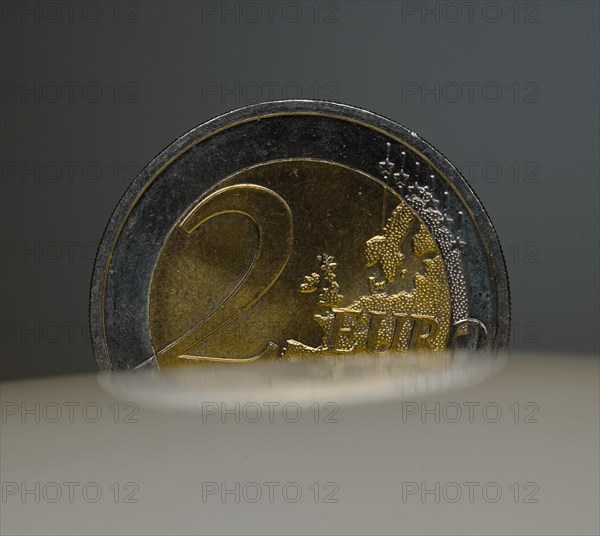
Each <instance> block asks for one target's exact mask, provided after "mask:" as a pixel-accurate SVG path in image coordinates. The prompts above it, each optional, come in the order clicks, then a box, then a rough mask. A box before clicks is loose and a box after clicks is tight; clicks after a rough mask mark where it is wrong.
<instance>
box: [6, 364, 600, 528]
mask: <svg viewBox="0 0 600 536" xmlns="http://www.w3.org/2000/svg"><path fill="white" fill-rule="evenodd" d="M598 365H599V361H598V359H597V358H594V357H576V356H533V355H528V356H513V357H512V358H511V361H510V362H509V364H508V365H507V367H506V368H505V369H504V370H502V371H501V372H499V374H498V375H497V376H495V377H493V378H491V379H489V380H487V381H484V382H483V383H480V384H478V385H475V386H472V387H469V388H466V389H464V390H462V391H459V392H455V393H449V394H444V395H438V396H430V397H429V398H427V399H424V402H425V403H426V404H427V408H429V409H435V404H436V402H439V403H440V417H441V418H440V422H435V415H429V416H426V417H427V421H426V422H425V423H423V422H421V417H423V414H421V415H419V414H417V415H408V414H406V412H407V411H409V410H413V409H414V408H415V406H414V405H411V401H410V400H409V401H407V400H405V401H404V402H402V401H388V402H384V403H371V404H366V405H353V406H342V407H341V408H340V411H339V413H337V415H335V418H337V420H338V421H339V422H337V423H336V422H330V423H325V422H322V421H323V418H324V414H326V413H329V410H326V408H323V407H322V404H321V415H319V420H320V421H321V422H318V423H315V422H314V411H311V410H307V409H306V408H305V410H304V412H303V415H302V417H301V418H300V420H298V422H295V423H293V422H286V419H285V418H284V416H283V414H282V412H281V409H280V408H277V409H275V410H274V413H273V420H274V422H272V423H271V422H269V420H270V419H269V416H268V415H264V416H263V418H261V419H259V420H258V422H255V423H252V422H249V419H252V418H254V414H250V413H248V414H246V415H245V416H244V414H241V413H240V412H237V415H238V416H240V421H241V422H240V423H236V422H234V418H235V417H236V411H235V408H234V407H232V406H231V403H230V406H228V407H229V408H230V409H233V410H234V411H233V413H232V414H230V415H222V414H221V415H220V414H215V415H206V414H205V415H204V416H203V415H202V414H200V413H189V412H187V413H177V412H160V411H151V410H140V411H139V413H137V414H136V415H135V416H134V419H137V421H139V422H132V423H125V422H122V421H123V419H124V418H125V415H127V414H128V413H129V408H125V407H124V403H123V402H119V403H118V406H112V408H113V409H111V404H113V403H114V401H113V400H111V398H110V397H109V396H108V395H106V394H105V393H104V392H103V391H102V390H101V389H100V388H99V386H98V384H97V380H96V378H95V377H94V376H87V377H84V376H82V377H71V378H59V379H51V380H36V381H25V382H14V383H4V384H2V387H1V391H2V409H3V411H2V425H1V426H2V434H1V463H0V469H1V476H2V478H1V479H2V483H3V486H4V488H5V491H6V490H9V491H10V490H11V489H13V487H14V485H16V486H17V487H18V488H19V492H17V493H15V494H14V495H6V496H5V497H4V498H3V502H2V503H0V506H1V508H2V516H1V521H0V523H1V525H0V529H1V533H2V534H95V535H97V534H561V535H564V534H598V532H599V530H600V527H599V518H598V502H599V471H600V469H599V420H600V417H599V403H600V400H599V366H598ZM24 402H25V403H26V404H27V408H28V409H30V410H33V412H32V413H30V414H25V413H23V408H22V407H21V404H22V403H24ZM65 402H74V403H75V402H79V404H80V405H79V406H73V408H74V411H73V416H72V417H73V418H72V419H70V418H69V417H70V416H69V412H68V409H67V406H66V405H65ZM90 402H91V403H93V405H91V406H88V420H92V419H93V418H94V414H95V412H94V411H93V409H94V408H96V407H100V408H101V409H102V416H101V417H100V419H99V420H98V422H95V423H93V422H86V418H85V417H84V416H83V414H82V407H83V404H85V403H90ZM280 402H282V403H285V402H294V401H293V399H288V400H281V401H280ZM333 402H335V400H333ZM420 402H421V401H417V403H418V404H420ZM36 403H39V406H36ZM469 403H473V404H472V407H473V408H474V412H473V419H472V420H473V422H469V421H470V420H471V419H470V418H469V414H468V413H469V412H468V404H469ZM490 403H491V404H490ZM515 403H517V405H518V408H519V414H518V416H517V415H516V407H517V406H514V404H515ZM528 403H533V404H535V405H533V406H526V404H528ZM56 404H58V405H59V406H61V407H62V410H63V413H62V416H61V417H60V418H59V419H58V422H55V423H52V422H49V420H52V419H55V418H56V411H55V410H56ZM475 404H479V405H475ZM485 404H488V406H487V408H488V414H487V420H486V418H485V417H484V414H483V412H482V408H483V406H484V405H485ZM456 405H459V406H460V407H461V408H462V409H463V416H462V418H460V419H458V422H449V421H450V420H452V419H454V418H455V415H456V413H455V411H453V410H455V409H456ZM116 407H118V408H119V410H120V412H119V415H118V420H119V421H121V422H118V423H115V422H113V421H114V417H115V408H116ZM416 407H417V408H418V407H419V406H418V405H417V406H416ZM498 407H499V408H500V409H501V410H502V416H501V417H500V418H499V419H498V421H497V422H488V421H489V420H494V418H495V412H494V410H495V409H496V408H498ZM511 407H512V408H513V409H511ZM535 407H537V408H539V411H538V412H537V413H536V414H535V415H532V416H530V420H531V419H533V420H537V421H538V422H527V423H526V422H523V421H524V420H526V418H527V415H530V414H531V413H532V411H533V410H534V409H535ZM15 408H16V409H15ZM38 408H39V409H38ZM442 408H444V409H445V411H446V418H444V412H443V410H442ZM324 410H325V411H324ZM403 410H404V418H403ZM15 411H16V413H15V414H12V413H13V412H15ZM36 417H39V420H40V422H35V418H36ZM245 417H248V418H245ZM288 417H290V418H293V414H292V412H290V413H289V414H288ZM222 418H225V419H226V421H227V422H225V423H223V422H221V419H222ZM515 418H516V420H518V421H519V422H514V421H515ZM23 420H25V422H22V421H23ZM70 420H72V421H73V422H70ZM403 421H405V422H403ZM36 482H38V483H39V487H40V490H41V489H42V488H43V487H44V486H45V490H46V495H47V496H46V497H44V495H43V492H41V491H40V497H39V502H36V499H38V497H35V494H30V495H26V496H25V497H24V498H23V497H22V496H21V494H20V491H22V490H23V489H24V486H27V489H35V483H36ZM67 482H74V483H78V485H75V484H73V485H72V486H74V490H75V491H74V500H73V502H72V503H71V502H69V500H68V499H69V497H68V487H67V486H66V485H65V483H67ZM115 482H117V483H119V486H120V487H121V488H122V487H123V485H125V484H126V483H127V482H135V483H136V484H137V486H138V487H139V491H138V492H137V493H136V494H135V497H134V498H136V499H138V502H137V503H125V502H123V495H124V494H123V490H122V489H121V496H120V497H119V502H118V503H115V502H114V495H113V491H112V490H111V489H110V486H111V485H112V484H113V483H115ZM203 482H216V483H217V484H218V485H221V483H226V485H227V486H229V487H233V486H234V483H235V482H240V483H241V485H242V486H243V485H244V484H246V483H248V482H256V483H259V484H261V486H262V483H264V482H279V483H281V486H278V487H276V488H275V489H276V491H275V495H274V502H273V503H270V502H269V501H268V497H266V495H267V491H268V488H267V487H264V486H262V489H263V490H264V492H265V494H264V498H263V499H261V500H259V501H258V502H256V503H251V502H248V501H246V500H244V499H243V497H242V498H241V499H240V502H239V503H236V502H235V501H234V498H233V497H232V496H228V497H226V499H227V501H226V502H221V501H220V499H219V498H218V497H215V496H209V497H207V500H206V502H203V500H202V488H203V484H202V483H203ZM289 482H294V483H297V484H298V485H299V486H300V487H301V489H302V491H303V497H302V499H300V500H299V501H298V502H296V503H288V502H286V501H285V500H284V499H283V498H282V494H281V488H282V486H283V484H285V483H289ZM314 482H318V483H319V484H320V487H321V497H320V502H319V503H316V504H315V502H314V499H313V492H312V491H311V490H310V489H309V487H310V486H311V485H312V484H313V483H314ZM328 482H335V483H336V484H337V485H338V486H339V491H338V493H337V494H336V498H337V499H338V500H339V502H337V503H324V502H322V499H323V489H322V488H323V486H325V485H326V484H327V483H328ZM410 482H414V483H416V484H417V485H418V486H422V483H425V485H426V486H427V487H428V488H432V489H433V488H434V487H435V483H436V482H439V483H440V488H441V487H443V486H444V485H446V491H447V497H446V498H444V496H443V495H441V494H440V500H439V502H435V497H434V496H433V495H429V496H426V497H425V499H426V501H424V502H423V501H422V500H421V498H420V497H419V495H418V494H417V495H414V496H412V495H411V496H406V497H405V498H406V501H405V502H403V500H402V488H403V483H405V484H404V486H405V490H407V488H406V486H407V484H406V483H410ZM466 482H474V483H479V485H476V484H473V485H472V486H474V500H473V502H472V503H471V502H469V500H468V499H469V497H468V486H465V485H464V483H466ZM515 482H517V483H518V487H519V490H520V495H519V500H518V502H516V503H515V502H514V498H515V497H514V489H515V488H514V486H513V484H514V483H515ZM530 482H533V483H535V486H537V487H538V488H539V489H538V491H537V493H535V494H534V496H533V497H532V498H534V499H537V500H538V502H533V503H529V502H524V496H525V495H527V494H528V492H530V491H532V490H534V489H535V488H534V487H531V485H529V487H527V488H526V489H525V486H527V485H528V484H527V483H530ZM50 483H56V484H57V485H58V486H59V487H61V489H62V490H63V497H62V498H61V499H60V500H58V501H57V502H54V503H52V502H50V501H49V500H48V499H53V497H54V491H55V488H53V485H52V484H50ZM89 483H96V484H97V486H98V487H99V488H100V489H101V490H102V498H101V499H100V500H99V501H98V502H96V503H89V502H87V501H86V500H84V499H83V495H82V487H83V485H85V484H89ZM449 483H457V484H458V485H459V486H460V487H461V488H462V491H463V497H462V498H461V499H460V500H458V501H457V502H450V500H448V499H452V498H453V497H454V494H453V492H454V491H455V488H453V484H449ZM490 483H494V484H493V487H488V491H489V495H490V496H491V495H493V493H492V492H493V491H494V490H495V489H498V487H499V488H500V489H501V490H502V497H501V499H500V500H499V501H498V502H488V501H487V500H485V499H484V498H483V495H482V488H483V486H484V485H485V484H490ZM7 486H8V488H7ZM11 486H13V487H11ZM511 486H512V488H511ZM94 489H95V488H88V491H89V494H90V496H91V495H92V491H93V490H94ZM130 489H131V488H130ZM130 489H128V490H127V491H129V490H130ZM246 489H247V491H248V492H250V491H252V489H251V488H250V487H247V488H246ZM330 489H332V488H328V490H327V491H329V490H330ZM290 495H291V492H290ZM24 499H25V500H24Z"/></svg>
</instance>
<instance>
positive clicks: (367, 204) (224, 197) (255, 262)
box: [90, 100, 510, 370]
mask: <svg viewBox="0 0 600 536" xmlns="http://www.w3.org/2000/svg"><path fill="white" fill-rule="evenodd" d="M90 320H91V333H92V340H93V346H94V352H95V356H96V359H97V362H98V366H99V368H100V369H101V370H119V369H135V368H140V367H154V368H157V367H158V368H163V367H170V366H177V365H190V366H194V365H199V364H202V363H206V362H226V363H230V362H233V363H247V362H249V361H255V360H263V361H264V360H270V359H277V360H284V361H285V360H298V359H304V358H308V357H322V356H331V355H338V356H339V355H349V354H361V353H369V354H372V355H388V356H389V355H396V354H398V355H401V354H403V353H405V352H425V353H429V352H439V351H444V350H447V349H454V348H466V349H477V350H498V349H504V348H506V346H507V344H508V337H509V325H510V300H509V289H508V277H507V273H506V268H505V265H504V260H503V256H502V251H501V248H500V244H499V241H498V238H497V236H496V233H495V231H494V228H493V226H492V224H491V222H490V219H489V218H488V216H487V214H486V212H485V210H484V209H483V207H482V205H481V203H480V201H479V200H478V198H477V197H476V195H475V193H474V192H473V190H472V189H471V187H470V186H469V185H468V184H467V183H466V181H465V180H464V179H463V178H462V176H461V175H460V173H459V172H458V171H457V170H456V168H455V167H454V166H453V165H452V164H450V162H448V160H446V159H445V158H444V157H443V156H442V155H441V154H440V153H439V152H438V151H437V150H435V149H434V148H433V147H432V146H431V145H430V144H428V143H427V142H425V141H424V140H423V139H422V138H420V137H419V136H418V135H417V134H415V133H414V132H412V131H410V130H408V129H407V128H405V127H403V126H401V125H399V124H397V123H395V122H393V121H391V120H389V119H386V118H384V117H382V116H379V115H376V114H374V113H371V112H368V111H366V110H361V109H359V108H355V107H352V106H347V105H343V104H337V103H331V102H324V101H309V100H288V101H278V102H268V103H262V104H257V105H253V106H248V107H245V108H241V109H239V110H235V111H233V112H230V113H227V114H225V115H222V116H219V117H217V118H215V119H213V120H211V121H208V122H207V123H204V124H202V125H200V126H198V127H196V128H194V129H193V130H191V131H190V132H188V133H187V134H184V135H183V136H182V137H181V138H179V139H178V140H177V141H175V142H174V143H173V144H172V145H170V146H169V147H168V148H167V149H165V150H164V151H163V152H162V153H160V154H159V155H158V156H157V157H156V158H155V159H154V160H153V161H152V162H151V163H150V164H149V165H148V166H147V167H146V168H145V169H144V170H143V171H142V172H141V173H140V175H139V176H138V177H137V178H136V179H135V181H134V182H133V184H132V185H131V186H130V187H129V189H128V190H127V192H126V193H125V195H124V197H123V199H122V200H121V202H120V203H119V205H118V206H117V208H116V210H115V212H114V214H113V216H112V218H111V220H110V222H109V224H108V227H107V229H106V231H105V233H104V236H103V238H102V241H101V243H100V247H99V251H98V255H97V259H96V264H95V267H94V275H93V281H92V290H91V307H90Z"/></svg>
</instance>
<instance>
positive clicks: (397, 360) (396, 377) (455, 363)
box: [99, 352, 507, 410]
mask: <svg viewBox="0 0 600 536" xmlns="http://www.w3.org/2000/svg"><path fill="white" fill-rule="evenodd" d="M506 359H507V355H506V354H484V353H460V352H456V353H453V354H441V353H430V354H402V355H369V354H364V355H352V356H350V355H349V356H330V357H318V358H312V359H310V358H305V359H299V360H281V361H267V362H259V361H257V362H251V363H240V364H232V363H222V364H206V365H204V366H201V367H180V368H171V369H166V370H160V371H156V370H137V371H133V372H122V373H108V374H100V375H99V382H100V385H101V386H102V387H103V388H105V389H106V390H107V391H108V392H109V393H110V394H111V395H113V396H115V397H116V398H118V399H121V400H130V399H131V398H132V397H133V398H134V399H135V400H137V401H138V402H139V403H140V404H143V405H144V406H145V407H151V408H161V407H162V408H178V409H191V410H195V409H196V410H197V409H200V410H201V409H202V406H203V404H205V403H206V402H207V401H210V402H219V403H220V402H239V403H242V404H243V403H249V402H266V401H273V400H293V401H294V402H295V403H298V404H301V405H304V406H308V405H310V404H312V403H316V402H321V403H325V402H327V401H329V400H336V401H337V402H338V403H361V402H366V401H372V402H373V401H382V400H387V399H407V398H411V397H416V396H424V395H427V394H433V393H437V392H441V391H446V390H455V389H460V388H464V387H466V386H468V385H472V384H474V383H477V382H480V381H483V380H485V379H487V378H489V377H490V376H492V375H493V374H495V373H497V372H498V371H499V370H500V369H501V368H502V367H503V366H504V365H505V363H506Z"/></svg>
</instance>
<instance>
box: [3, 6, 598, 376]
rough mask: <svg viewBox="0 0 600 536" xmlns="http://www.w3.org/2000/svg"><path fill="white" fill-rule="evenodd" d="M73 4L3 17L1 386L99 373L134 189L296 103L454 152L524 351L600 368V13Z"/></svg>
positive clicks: (587, 9) (516, 341) (516, 343)
mask: <svg viewBox="0 0 600 536" xmlns="http://www.w3.org/2000/svg"><path fill="white" fill-rule="evenodd" d="M68 4H69V5H70V6H72V7H69V6H66V5H65V4H64V3H63V2H54V3H52V2H51V3H42V2H26V3H22V2H4V3H3V4H2V7H1V9H2V31H1V44H2V50H1V78H2V94H1V107H2V110H1V113H2V115H1V117H2V122H1V142H0V147H1V155H0V156H1V160H2V177H1V187H2V198H1V223H2V279H1V281H2V300H1V313H2V325H1V329H2V332H1V342H2V358H1V374H2V378H3V379H15V378H22V377H28V376H41V375H48V374H63V373H73V372H81V371H91V370H94V369H95V362H94V358H93V355H92V350H91V345H90V342H89V333H88V329H87V315H88V293H89V283H90V278H91V272H92V265H93V255H94V248H95V247H96V246H97V244H98V242H99V240H100V238H101V235H102V232H103V230H104V227H105V225H106V223H107V221H108V219H109V218H110V215H111V213H112V210H113V209H114V207H115V206H116V204H117V202H118V200H119V199H120V197H121V196H122V195H123V193H124V191H125V189H126V188H127V185H128V183H129V182H130V180H131V179H132V178H133V177H134V176H135V175H136V174H137V172H138V171H139V170H140V169H141V168H142V167H143V166H144V165H145V164H146V163H147V162H149V161H150V159H151V158H152V157H153V156H155V154H157V153H158V152H159V151H160V150H162V149H163V148H164V147H165V146H166V145H167V144H168V143H170V142H171V141H172V140H174V139H175V138H177V137H178V136H180V135H181V134H183V133H184V132H185V131H187V130H189V129H190V128H192V127H194V126H196V125H197V124H199V123H201V122H203V121H205V120H207V119H210V118H211V117H213V116H215V115H217V114H220V113H223V112H226V111H228V110H231V109H234V108H237V107H239V106H242V105H245V104H250V103H253V102H258V101H263V100H272V99H280V98H286V97H287V98H293V97H305V98H315V97H317V98H328V99H331V100H337V101H341V102H345V103H348V104H352V105H355V106H359V107H363V108H367V109H369V110H372V111H374V112H377V113H379V114H382V115H385V116H387V117H390V118H392V119H394V120H396V121H398V122H399V123H401V124H403V125H405V126H407V127H409V128H411V129H413V130H414V131H416V132H417V133H419V134H420V135H421V136H422V137H424V138H425V139H426V140H428V141H429V142H430V143H432V144H433V145H434V146H435V147H437V148H438V149H439V150H441V152H442V153H443V154H445V155H446V156H447V157H448V158H449V159H450V160H451V161H452V162H453V163H454V164H456V165H457V167H459V169H461V171H462V172H463V174H464V175H465V176H466V178H467V179H468V180H469V181H470V183H471V184H472V185H473V187H474V188H475V190H476V192H477V193H478V195H479V197H480V198H481V200H482V202H483V204H484V206H485V207H486V208H487V210H488V212H489V214H490V217H491V219H492V221H493V222H494V224H495V226H496V229H497V231H498V234H499V236H500V240H501V243H502V245H503V248H504V252H505V255H506V260H507V266H508V271H509V276H510V281H511V289H512V302H513V335H512V338H511V347H512V348H518V349H520V350H530V351H552V352H558V351H567V352H578V353H587V354H592V353H595V354H597V353H598V346H599V344H598V323H599V322H598V320H599V318H598V316H599V312H598V309H599V305H598V301H599V298H598V235H599V231H598V183H599V181H598V177H599V163H598V146H599V139H598V138H599V111H598V100H599V99H598V87H599V82H598V63H599V58H598V56H599V52H598V50H599V43H598V15H599V4H598V3H597V2H596V1H589V2H588V1H579V2H566V1H543V2H519V3H515V2H512V1H511V2H485V1H482V2H479V3H478V4H477V5H475V6H473V7H471V8H469V5H468V4H469V3H466V2H451V3H441V2H401V1H387V2H386V1H384V2H376V1H375V2H373V1H369V2H366V1H339V2H320V3H319V4H317V3H316V2H313V1H307V2H266V3H265V2H227V3H226V4H222V3H218V2H193V1H171V2H163V1H141V2H123V3H120V4H115V3H113V2H87V3H83V2H77V1H74V2H70V3H68ZM115 6H118V8H117V9H116V7H115ZM470 9H472V11H470ZM436 84H437V85H436ZM469 87H471V88H472V89H473V91H472V93H471V92H470V91H469ZM457 89H460V90H461V94H457ZM71 90H72V92H71ZM498 90H500V92H501V94H500V95H498ZM516 171H518V173H517V174H515V173H516Z"/></svg>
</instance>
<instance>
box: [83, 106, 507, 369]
mask: <svg viewBox="0 0 600 536" xmlns="http://www.w3.org/2000/svg"><path fill="white" fill-rule="evenodd" d="M286 113H289V114H302V113H305V114H316V115H327V116H332V117H339V118H340V119H345V120H350V121H356V122H358V123H363V124H365V125H367V126H369V127H371V128H373V129H374V130H379V131H380V132H382V133H383V134H388V135H391V136H392V137H396V138H398V139H400V140H402V141H403V142H404V143H406V144H408V145H409V146H410V147H411V148H413V149H414V150H416V151H418V152H419V153H421V154H422V155H423V156H424V157H425V158H427V159H428V160H429V161H430V162H431V163H432V164H433V165H434V166H435V167H436V168H437V169H438V170H439V171H440V172H441V173H442V174H443V175H444V176H445V177H446V178H447V179H448V180H449V181H450V182H451V183H452V187H453V188H454V189H455V190H456V192H457V193H458V194H459V195H460V196H461V197H462V200H463V201H464V204H465V205H466V206H467V207H468V208H469V210H470V212H471V213H472V215H473V219H474V220H475V221H476V223H477V227H478V231H479V233H480V235H481V238H482V240H483V242H484V244H485V246H486V248H487V254H488V259H489V262H490V268H491V272H492V277H493V280H494V285H493V286H494V288H495V291H496V292H495V294H496V296H495V299H496V316H497V318H496V322H497V324H496V329H495V336H494V338H493V340H492V341H491V348H492V349H505V348H507V347H508V341H509V336H510V289H509V283H508V275H507V271H506V264H505V261H504V256H503V253H502V249H501V247H500V243H499V240H498V237H497V234H496V231H495V229H494V226H493V224H492V222H491V220H490V218H489V216H488V215H487V212H486V211H485V209H484V207H483V205H482V203H481V201H480V200H479V198H478V197H477V195H476V194H475V192H474V191H473V189H472V188H471V187H470V186H469V184H468V183H467V181H466V180H465V178H464V177H463V176H462V175H461V174H460V172H459V171H458V170H457V169H456V168H455V167H454V166H453V165H452V164H451V163H450V162H449V161H448V159H446V158H445V157H444V156H443V155H442V154H441V153H440V152H439V151H438V150H436V149H435V148H434V147H433V146H432V145H431V144H429V143H428V142H426V141H425V140H424V139H423V138H421V137H419V136H418V135H417V134H415V133H414V132H413V131H411V130H409V129H407V128H406V127H404V126H402V125H400V124H398V123H396V122H395V121H392V120H391V119H388V118H386V117H383V116H381V115H378V114H375V113H372V112H369V111H367V110H363V109H360V108H356V107H354V106H349V105H347V104H341V103H336V102H331V101H316V100H304V99H302V100H300V99H298V100H296V99H294V100H282V101H270V102H264V103H259V104H254V105H251V106H246V107H244V108H239V109H237V110H234V111H232V112H228V113H225V114H223V115H220V116H218V117H215V118H214V119H211V120H209V121H207V122H205V123H203V124H201V125H199V126H197V127H195V128H193V129H192V130H190V131H188V132H187V133H186V134H184V135H183V136H181V137H180V138H178V139H177V140H175V141H174V142H173V143H171V145H169V146H168V147H167V148H166V149H164V150H163V151H162V152H161V153H160V154H158V155H157V156H156V157H155V158H154V159H153V160H152V161H151V162H150V164H148V165H147V166H146V167H145V168H144V169H143V170H142V171H141V172H140V174H139V175H138V176H137V177H136V178H135V180H134V181H133V182H132V184H131V185H130V187H129V188H128V189H127V191H126V192H125V194H124V195H123V197H122V198H121V200H120V201H119V203H118V205H117V207H116V209H115V211H114V212H113V215H112V217H111V219H110V221H109V223H108V225H107V227H106V229H105V231H104V234H103V236H102V240H101V242H100V245H99V248H98V253H97V255H96V260H95V263H94V270H93V275H92V285H91V296H90V332H91V338H92V345H93V349H94V354H95V357H96V361H97V364H98V368H99V369H100V370H104V371H109V370H114V369H117V368H137V367H139V366H143V365H145V364H150V365H155V359H154V356H153V355H146V356H140V359H139V361H140V362H139V364H138V365H137V366H136V367H131V366H129V365H125V366H123V365H122V364H120V363H113V362H112V360H111V357H110V356H109V352H108V349H107V345H106V340H105V334H104V330H103V318H102V303H101V301H102V299H103V298H104V296H103V283H104V277H105V273H106V270H107V269H108V266H107V264H108V262H110V258H111V250H112V247H113V246H114V244H115V241H116V239H117V237H118V236H119V232H120V228H121V222H122V221H123V220H124V219H125V218H127V217H128V214H129V209H130V207H131V205H132V203H133V202H134V201H135V200H136V199H138V197H139V196H140V195H141V194H142V192H143V191H144V189H145V187H146V185H147V184H148V182H149V181H150V180H151V179H152V178H153V177H155V176H156V175H157V174H158V173H160V172H161V170H162V169H163V168H165V166H166V165H167V164H168V163H169V162H170V161H171V160H172V159H173V158H174V157H175V156H177V155H179V154H180V153H182V151H184V150H185V149H186V148H188V147H189V146H190V145H191V144H193V143H194V141H197V140H199V139H203V138H205V137H207V136H209V135H211V134H214V133H216V132H218V131H220V130H222V129H226V128H227V127H228V126H230V125H232V124H236V123H240V122H243V121H248V120H253V119H254V120H256V119H259V118H260V117H261V116H264V117H269V116H272V115H281V114H286Z"/></svg>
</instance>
